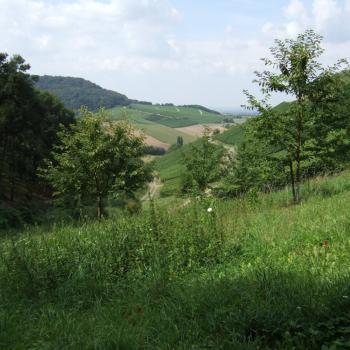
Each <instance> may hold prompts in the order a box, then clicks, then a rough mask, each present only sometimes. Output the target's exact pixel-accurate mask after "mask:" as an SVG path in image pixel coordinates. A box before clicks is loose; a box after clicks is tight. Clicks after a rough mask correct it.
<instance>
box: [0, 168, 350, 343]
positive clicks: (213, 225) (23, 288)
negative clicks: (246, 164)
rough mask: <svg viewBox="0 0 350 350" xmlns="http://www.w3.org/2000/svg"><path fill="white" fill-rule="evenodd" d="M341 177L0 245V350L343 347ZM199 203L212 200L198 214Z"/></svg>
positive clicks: (349, 198)
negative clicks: (296, 201)
mask: <svg viewBox="0 0 350 350" xmlns="http://www.w3.org/2000/svg"><path fill="white" fill-rule="evenodd" d="M349 191H350V178H349V176H348V175H347V174H344V175H342V176H339V177H334V178H329V179H316V180H315V181H313V182H311V183H310V184H305V185H304V188H303V193H304V199H305V200H304V202H303V203H302V204H301V205H299V206H295V205H292V204H290V202H289V197H290V193H288V192H287V190H286V191H281V192H276V193H271V194H269V195H267V194H265V195H257V196H255V197H252V196H251V197H247V198H240V199H235V200H231V201H216V200H213V199H210V198H209V199H208V198H207V199H196V200H193V201H192V203H191V204H189V205H188V206H185V207H182V208H174V207H168V208H165V207H164V208H159V207H158V206H157V203H155V204H154V203H151V205H150V206H149V207H148V208H147V210H145V211H144V212H143V213H141V214H140V215H137V216H122V217H118V218H116V219H110V220H106V221H105V222H103V223H101V224H97V223H89V224H84V225H82V226H79V227H74V226H61V227H58V226H57V227H53V228H51V229H45V228H41V227H37V228H31V229H28V230H25V231H23V232H20V233H18V235H17V236H11V237H7V238H3V239H2V240H1V243H0V256H1V259H0V348H1V349H2V348H3V349H22V348H23V349H210V348H213V349H257V348H260V349H321V348H322V347H323V349H346V348H348V347H349V345H350V344H349V334H350V329H349V322H350V316H349V312H348V311H349V308H350V284H349V272H350V271H349V266H350V254H349V249H350V239H349V231H350V216H349V213H348V207H349V202H350V192H349ZM208 207H211V208H213V211H212V212H208V211H207V209H208Z"/></svg>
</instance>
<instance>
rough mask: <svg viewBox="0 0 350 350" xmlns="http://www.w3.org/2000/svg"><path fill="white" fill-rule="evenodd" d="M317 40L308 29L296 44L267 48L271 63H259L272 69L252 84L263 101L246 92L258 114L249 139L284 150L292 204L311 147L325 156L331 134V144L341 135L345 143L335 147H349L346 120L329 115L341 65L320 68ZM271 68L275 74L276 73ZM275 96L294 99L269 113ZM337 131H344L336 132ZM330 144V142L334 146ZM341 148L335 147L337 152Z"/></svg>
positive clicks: (282, 43) (338, 91) (336, 98)
mask: <svg viewBox="0 0 350 350" xmlns="http://www.w3.org/2000/svg"><path fill="white" fill-rule="evenodd" d="M321 40H322V37H321V36H319V35H317V34H316V33H314V32H313V31H311V30H309V31H306V32H305V33H303V34H300V35H298V37H297V39H296V40H294V39H286V40H276V46H275V47H273V48H271V56H272V59H264V62H265V65H266V66H268V67H271V70H270V71H268V70H265V71H263V72H257V73H256V75H257V80H256V82H257V83H258V84H259V86H260V88H261V91H262V92H263V93H264V94H265V98H264V99H263V100H262V101H258V100H257V99H256V98H255V97H254V96H253V95H251V94H249V93H247V92H246V94H247V96H248V102H249V105H250V108H252V109H256V110H258V111H259V113H260V115H259V116H258V117H256V118H254V119H253V121H252V123H251V126H252V128H253V129H254V136H255V138H258V139H260V140H263V142H264V143H267V144H269V145H270V146H271V147H272V148H275V149H277V151H278V152H279V151H283V153H282V155H283V156H284V157H280V160H281V162H282V163H284V164H289V167H290V183H291V184H292V191H293V199H294V201H295V202H299V201H300V189H299V187H300V182H301V179H302V176H303V174H302V165H301V164H302V162H303V161H304V160H310V159H311V158H312V155H311V153H310V152H312V151H313V150H315V148H317V146H316V147H315V144H317V145H318V147H319V152H318V155H319V154H320V153H322V152H323V151H324V150H325V149H326V150H327V151H326V152H325V153H327V154H328V155H329V149H330V146H331V145H332V141H329V142H328V144H327V142H325V140H327V139H329V137H331V138H332V132H333V133H335V135H337V136H335V135H333V140H334V139H336V140H337V141H339V140H338V137H339V136H340V135H343V137H342V139H343V140H344V141H343V142H342V141H340V143H341V144H342V145H343V146H345V148H347V146H348V142H347V141H345V140H346V133H347V130H348V125H349V121H350V118H349V117H350V115H349V113H347V114H346V117H345V118H344V115H343V114H342V113H339V114H338V113H337V111H335V110H334V109H335V105H336V104H337V103H339V94H341V92H342V89H341V88H339V87H340V84H339V82H340V79H338V76H337V74H336V73H337V72H339V70H340V68H341V65H342V64H343V63H344V62H343V61H340V62H338V63H337V64H336V65H334V66H333V67H327V68H324V67H323V66H322V65H321V64H320V63H319V57H320V56H321V54H322V53H323V49H322V48H321ZM275 68H277V69H278V71H277V73H276V72H275ZM274 92H283V93H286V94H288V95H291V96H293V98H295V99H296V100H295V102H293V103H290V104H282V105H280V106H277V108H275V109H274V108H272V107H271V106H270V105H269V104H268V102H267V101H268V98H269V97H270V94H271V93H274ZM342 100H343V101H344V98H343V99H342ZM335 101H337V102H335ZM349 102H350V100H348V103H349ZM339 119H342V120H343V123H342V124H343V125H342V126H340V125H339V123H337V120H339ZM337 124H338V125H337ZM340 129H343V130H344V132H343V133H342V132H341V131H340V133H339V130H340ZM320 130H323V133H324V135H323V137H321V138H320V139H318V137H319V131H320ZM321 135H322V132H321ZM334 136H335V137H334ZM313 137H314V138H313ZM334 143H335V142H334V141H333V145H334ZM340 148H341V147H339V148H338V147H337V151H339V150H340ZM337 151H336V152H333V153H337ZM331 154H332V152H331ZM314 155H315V154H314ZM328 158H330V157H328Z"/></svg>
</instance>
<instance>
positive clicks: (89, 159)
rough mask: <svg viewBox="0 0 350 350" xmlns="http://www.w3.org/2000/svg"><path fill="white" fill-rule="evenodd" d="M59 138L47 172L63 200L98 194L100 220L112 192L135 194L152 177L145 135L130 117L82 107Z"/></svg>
mask: <svg viewBox="0 0 350 350" xmlns="http://www.w3.org/2000/svg"><path fill="white" fill-rule="evenodd" d="M59 139H60V144H59V146H57V147H56V148H55V150H54V152H53V161H48V163H47V168H46V169H44V170H43V176H44V177H46V178H47V179H48V180H49V181H50V183H51V184H52V186H53V188H54V190H55V192H54V195H55V196H56V197H57V199H58V200H59V201H60V202H61V203H62V202H63V203H67V199H68V200H71V199H72V198H73V199H74V200H75V202H74V203H75V205H77V206H79V205H81V206H83V205H84V204H85V203H88V202H89V200H91V199H94V200H95V202H96V210H97V217H98V219H101V218H102V216H103V212H104V203H105V200H106V198H107V196H108V195H113V196H117V195H118V194H121V193H126V194H132V193H133V192H134V191H135V190H137V189H139V188H140V187H141V186H143V185H144V184H145V183H146V182H148V181H150V180H151V178H152V175H151V168H150V167H149V166H147V165H145V164H144V162H143V161H142V159H141V157H142V156H143V150H144V143H143V137H142V136H137V135H136V133H134V130H133V129H132V127H131V126H130V125H129V124H128V123H126V122H119V123H110V122H108V120H107V118H106V113H105V112H104V110H103V109H101V110H100V111H99V112H98V113H97V114H93V113H92V112H89V111H88V110H87V109H82V110H81V112H80V118H79V119H78V120H77V123H76V124H75V125H73V126H72V128H71V130H67V129H63V130H62V131H61V132H60V133H59Z"/></svg>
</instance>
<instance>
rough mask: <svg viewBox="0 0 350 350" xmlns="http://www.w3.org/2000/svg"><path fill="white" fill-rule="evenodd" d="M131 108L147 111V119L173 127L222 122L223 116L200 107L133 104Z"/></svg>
mask: <svg viewBox="0 0 350 350" xmlns="http://www.w3.org/2000/svg"><path fill="white" fill-rule="evenodd" d="M130 108H131V109H134V110H137V111H141V112H144V113H145V119H147V120H149V121H153V122H156V123H159V124H162V125H165V126H168V127H171V128H181V127H185V126H190V125H195V124H207V123H221V122H222V120H223V116H222V115H219V114H215V113H209V112H207V111H204V110H201V109H199V108H193V107H179V106H163V105H162V106H161V105H159V106H157V105H144V104H132V105H131V106H130Z"/></svg>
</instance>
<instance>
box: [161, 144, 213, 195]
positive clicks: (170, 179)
mask: <svg viewBox="0 0 350 350" xmlns="http://www.w3.org/2000/svg"><path fill="white" fill-rule="evenodd" d="M192 145H194V146H195V145H196V141H195V142H193V143H192ZM216 147H217V148H219V147H220V146H218V145H217V146H216ZM190 150H191V145H185V146H184V147H182V148H178V149H175V150H173V151H171V152H169V153H167V154H166V155H164V156H163V157H161V158H159V159H157V160H156V161H155V162H154V166H155V170H156V171H157V172H158V173H159V175H160V179H161V180H162V182H163V187H162V188H161V191H160V196H161V197H167V196H173V195H177V194H179V193H180V189H181V188H180V187H181V175H182V174H183V173H184V172H185V171H186V169H185V165H184V164H183V154H186V153H187V152H190Z"/></svg>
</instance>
